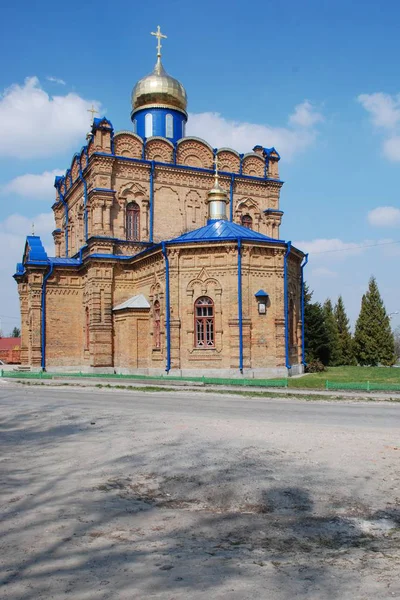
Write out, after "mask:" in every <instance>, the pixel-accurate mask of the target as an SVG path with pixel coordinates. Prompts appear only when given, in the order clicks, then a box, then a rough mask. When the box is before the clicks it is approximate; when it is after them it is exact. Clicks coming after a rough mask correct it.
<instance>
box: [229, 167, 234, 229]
mask: <svg viewBox="0 0 400 600" xmlns="http://www.w3.org/2000/svg"><path fill="white" fill-rule="evenodd" d="M234 183H235V176H234V174H233V173H232V175H231V187H230V190H229V220H230V222H231V223H232V221H233V186H234Z"/></svg>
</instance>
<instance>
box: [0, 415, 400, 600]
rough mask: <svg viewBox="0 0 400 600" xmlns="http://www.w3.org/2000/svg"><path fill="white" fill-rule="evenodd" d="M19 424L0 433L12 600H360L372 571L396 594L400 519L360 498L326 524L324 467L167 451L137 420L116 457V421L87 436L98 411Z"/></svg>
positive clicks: (263, 453)
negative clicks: (363, 573)
mask: <svg viewBox="0 0 400 600" xmlns="http://www.w3.org/2000/svg"><path fill="white" fill-rule="evenodd" d="M15 413H16V414H10V415H9V416H6V417H5V418H4V419H3V421H2V423H1V442H2V444H3V455H2V467H3V473H4V475H3V476H2V494H3V501H2V518H1V524H2V538H1V556H2V582H1V585H2V587H1V590H2V596H3V597H4V598H5V599H7V600H33V599H35V600H37V599H38V598H53V597H57V598H63V597H64V596H66V597H68V598H76V599H78V598H79V599H84V598H96V599H98V598H99V599H103V598H104V599H105V598H121V599H125V598H127V599H128V598H145V597H146V598H165V599H171V600H172V599H175V598H176V599H178V598H179V599H180V598H201V597H203V595H204V597H205V596H206V595H207V597H208V596H210V597H212V598H233V599H236V598H260V597H267V596H263V595H260V594H263V593H264V592H263V590H264V591H265V590H268V598H271V599H275V598H276V599H279V600H281V599H284V598H293V597H296V598H323V599H327V600H330V599H332V600H333V599H338V598H347V597H358V596H356V595H354V589H355V587H356V588H357V586H358V585H359V580H360V575H359V570H360V569H368V568H374V569H377V571H376V572H377V573H378V574H379V577H381V578H383V580H384V581H386V580H385V577H386V579H387V587H388V589H389V587H390V586H391V585H392V584H391V572H390V568H389V571H388V566H387V560H386V559H385V556H386V557H387V556H388V555H389V556H392V557H393V563H392V565H394V566H397V568H398V561H399V555H398V553H397V554H396V555H395V551H396V548H398V541H399V529H400V511H399V510H398V509H396V508H393V507H391V508H388V507H383V508H382V510H380V511H372V512H371V511H370V510H369V509H368V507H367V506H364V505H363V504H362V503H360V502H356V501H355V502H354V503H352V504H351V505H348V506H344V507H343V505H341V506H342V508H344V510H343V511H342V514H338V511H337V510H336V508H335V507H336V506H337V505H338V504H340V498H338V497H334V498H332V499H331V501H332V508H331V510H330V511H329V510H328V511H326V510H325V514H322V512H323V511H322V512H321V508H320V501H319V500H317V499H316V496H318V494H319V493H322V491H323V486H324V484H325V483H326V481H327V480H329V477H330V474H329V473H327V472H326V467H325V466H324V465H320V466H319V467H313V468H309V469H308V470H307V471H304V472H302V473H299V472H298V465H297V463H294V461H293V459H292V457H288V456H286V455H285V453H280V452H277V451H276V450H273V449H268V448H257V447H256V446H247V447H241V448H236V447H235V448H231V447H229V445H227V444H226V442H223V441H220V442H214V443H208V444H206V445H205V444H204V443H202V442H201V441H197V442H195V443H194V442H193V439H191V433H190V432H186V431H184V432H179V433H178V434H176V435H175V438H174V440H173V441H162V440H163V439H165V438H164V437H163V435H165V432H164V433H163V429H162V428H161V427H159V425H157V424H154V426H153V431H152V433H153V434H154V435H155V436H156V438H157V436H158V438H159V440H158V442H157V444H156V445H154V444H153V442H152V444H153V445H152V444H150V443H149V441H148V440H146V439H144V438H143V437H142V436H141V435H140V434H138V432H137V430H136V429H135V428H138V427H139V424H138V423H136V424H135V427H132V428H131V429H130V434H131V436H132V438H134V439H133V440H131V442H130V444H128V447H129V448H132V447H134V449H135V450H134V452H124V450H125V449H126V448H125V445H124V444H125V442H123V441H122V442H119V446H118V448H117V450H115V449H114V450H113V440H112V436H116V435H120V434H121V430H122V428H123V426H122V424H120V425H118V423H119V421H118V418H116V420H115V421H114V422H113V421H112V419H110V418H105V417H104V419H103V420H102V417H98V418H97V420H96V422H93V425H91V423H92V421H91V420H90V419H91V417H90V414H91V411H90V409H87V410H83V411H76V414H75V413H74V411H73V410H72V409H63V410H61V409H60V407H59V406H57V405H55V404H47V405H46V404H44V405H42V406H41V409H40V412H39V411H35V410H26V409H25V410H23V411H22V409H21V412H20V413H18V411H15ZM53 420H55V421H56V422H52V421H53ZM141 426H143V421H142V423H141ZM115 428H117V429H115ZM118 432H119V433H118ZM124 435H126V432H125V433H124ZM110 436H111V437H110ZM158 438H157V439H158ZM110 440H111V441H110ZM88 449H90V452H89V451H88ZM296 470H297V472H296ZM295 480H297V481H300V482H301V483H302V485H293V481H295ZM396 544H397V546H396ZM384 561H386V562H384ZM390 564H391V563H390V562H389V567H390ZM371 565H373V567H372V566H371ZM385 569H386V571H385ZM385 573H386V574H385ZM390 589H391V590H392V589H393V588H390ZM219 594H220V595H219ZM352 594H353V596H352ZM392 594H393V592H392V591H390V592H388V596H387V597H390V596H391V595H392ZM360 597H361V596H360ZM382 597H384V596H382Z"/></svg>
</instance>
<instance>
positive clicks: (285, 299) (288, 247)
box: [283, 242, 292, 369]
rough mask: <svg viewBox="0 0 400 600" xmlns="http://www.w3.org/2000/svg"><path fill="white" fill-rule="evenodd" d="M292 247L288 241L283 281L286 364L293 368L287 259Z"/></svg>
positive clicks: (288, 367) (287, 366)
mask: <svg viewBox="0 0 400 600" xmlns="http://www.w3.org/2000/svg"><path fill="white" fill-rule="evenodd" d="M291 249H292V242H288V243H287V250H286V254H285V258H284V263H283V281H284V306H285V364H286V368H287V369H291V368H292V366H291V364H290V358H289V298H288V292H289V286H288V269H287V259H288V256H289V254H290V251H291Z"/></svg>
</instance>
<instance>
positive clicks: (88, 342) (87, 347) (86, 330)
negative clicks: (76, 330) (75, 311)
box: [85, 306, 90, 350]
mask: <svg viewBox="0 0 400 600" xmlns="http://www.w3.org/2000/svg"><path fill="white" fill-rule="evenodd" d="M89 344H90V331H89V307H88V306H87V307H86V308H85V350H89Z"/></svg>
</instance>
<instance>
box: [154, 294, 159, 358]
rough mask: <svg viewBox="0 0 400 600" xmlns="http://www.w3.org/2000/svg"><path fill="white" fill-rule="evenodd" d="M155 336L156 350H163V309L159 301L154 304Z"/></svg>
mask: <svg viewBox="0 0 400 600" xmlns="http://www.w3.org/2000/svg"><path fill="white" fill-rule="evenodd" d="M153 328H154V331H153V334H154V340H153V344H154V348H161V309H160V303H159V301H158V300H156V301H155V302H154V323H153Z"/></svg>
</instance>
